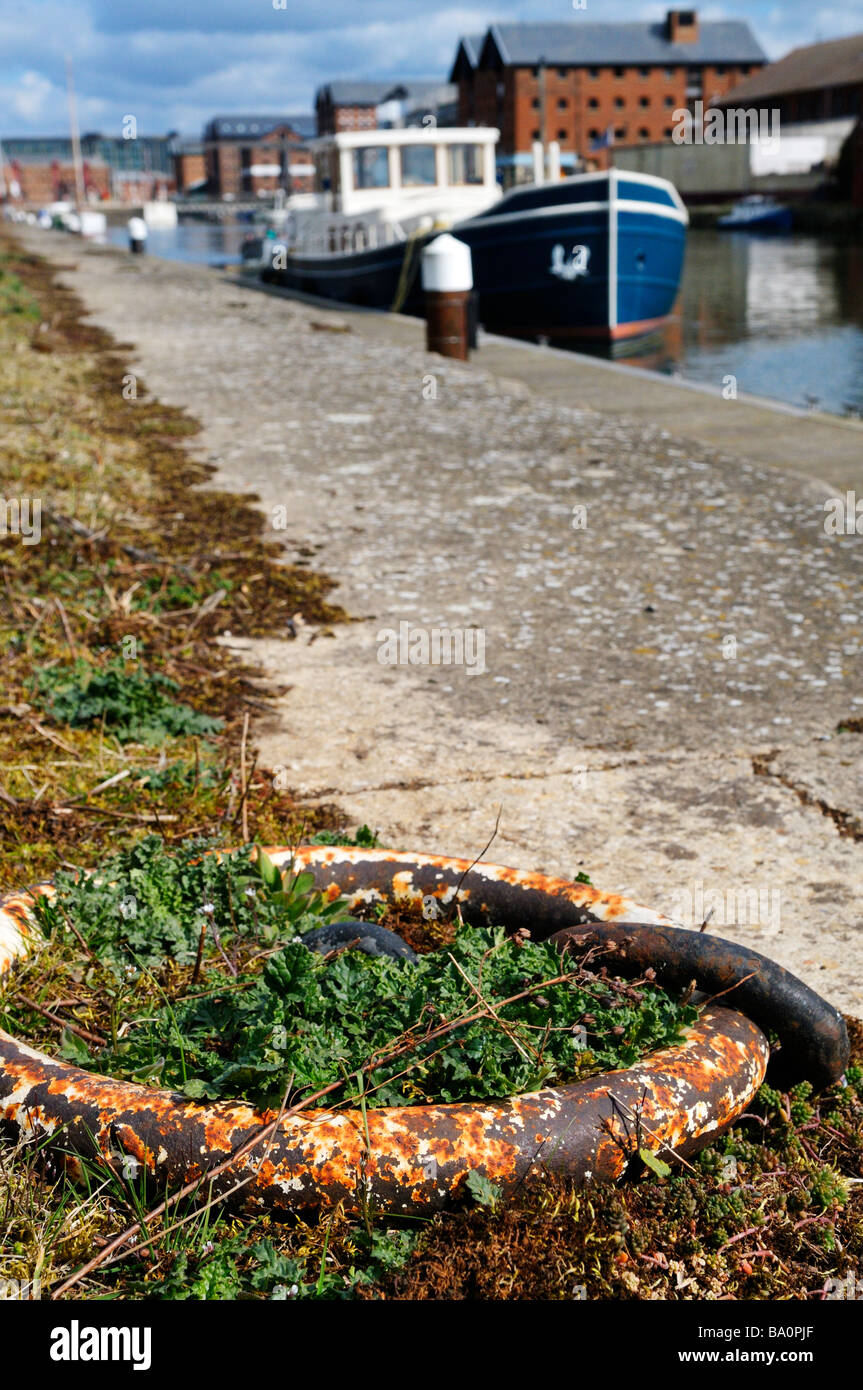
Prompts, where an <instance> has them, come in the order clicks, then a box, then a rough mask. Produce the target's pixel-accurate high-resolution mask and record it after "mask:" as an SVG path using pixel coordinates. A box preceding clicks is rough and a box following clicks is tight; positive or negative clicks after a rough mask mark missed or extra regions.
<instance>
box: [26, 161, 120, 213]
mask: <svg viewBox="0 0 863 1390" xmlns="http://www.w3.org/2000/svg"><path fill="white" fill-rule="evenodd" d="M12 179H17V181H18V183H19V184H20V186H21V200H22V201H23V202H26V203H53V202H55V201H56V200H57V199H58V198H74V197H75V168H74V165H73V164H71V163H69V164H60V165H59V167H58V166H55V165H53V164H51V163H44V162H38V163H37V162H34V163H32V164H30V163H27V162H25V161H24V160H20V161H19V160H15V161H14V163H7V166H6V181H7V183H9V182H11V180H12ZM85 189H86V191H87V192H88V193H89V192H90V191H91V190H92V191H93V192H95V193H96V194H98V196H99V197H100V198H107V197H108V196H109V195H110V190H111V176H110V173H109V170H108V168H107V166H106V165H101V164H96V165H88V166H87V169H86V170H85Z"/></svg>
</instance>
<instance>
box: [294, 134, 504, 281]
mask: <svg viewBox="0 0 863 1390" xmlns="http://www.w3.org/2000/svg"><path fill="white" fill-rule="evenodd" d="M498 135H499V132H498V131H497V130H494V129H492V128H490V127H485V126H465V127H458V126H431V127H425V126H422V127H421V126H408V127H406V128H404V129H398V130H367V131H359V130H357V131H353V130H352V131H344V132H342V133H340V134H338V135H327V136H323V137H321V138H320V139H318V140H313V141H311V142H310V148H311V150H312V153H313V157H314V162H315V192H314V193H301V194H296V195H295V196H294V197H292V198H291V200H290V203H289V207H288V214H289V215H288V222H287V226H286V227H285V230H284V232H283V236H284V238H285V240H286V241H287V243H288V245H289V247H290V248H291V250H292V251H293V252H294V253H296V254H300V255H303V254H305V255H316V256H319V255H321V254H342V253H344V252H346V251H348V252H352V251H362V250H368V249H371V248H374V247H375V246H381V245H387V244H389V243H391V242H394V241H405V240H407V238H408V237H410V236H411V235H413V234H415V233H417V232H425V231H429V230H431V229H432V228H438V229H444V228H446V227H448V226H450V225H451V224H452V223H453V222H456V221H459V220H461V219H464V218H467V217H471V216H474V215H475V214H476V213H478V212H481V211H482V210H483V209H484V208H487V207H490V206H491V204H492V203H494V202H496V201H497V200H498V198H500V196H501V188H500V186H499V184H498V182H497V176H496V171H495V145H496V144H497V140H498Z"/></svg>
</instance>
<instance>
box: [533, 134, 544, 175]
mask: <svg viewBox="0 0 863 1390" xmlns="http://www.w3.org/2000/svg"><path fill="white" fill-rule="evenodd" d="M530 152H531V154H532V155H533V181H534V183H545V151H544V149H543V147H542V141H541V140H534V142H533V144H532V145H531V147H530Z"/></svg>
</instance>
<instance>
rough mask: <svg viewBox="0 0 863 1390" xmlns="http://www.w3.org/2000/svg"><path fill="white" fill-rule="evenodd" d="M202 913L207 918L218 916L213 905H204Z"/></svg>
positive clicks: (202, 905)
mask: <svg viewBox="0 0 863 1390" xmlns="http://www.w3.org/2000/svg"><path fill="white" fill-rule="evenodd" d="M201 911H202V912H203V914H204V916H205V917H214V916H215V915H216V909H215V906H214V904H213V903H202V904H201Z"/></svg>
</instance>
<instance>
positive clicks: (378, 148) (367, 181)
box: [353, 145, 390, 188]
mask: <svg viewBox="0 0 863 1390" xmlns="http://www.w3.org/2000/svg"><path fill="white" fill-rule="evenodd" d="M353 162H354V188H389V183H390V169H389V159H388V157H387V150H386V147H385V146H384V145H374V146H369V147H368V148H367V149H360V150H354V152H353Z"/></svg>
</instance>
